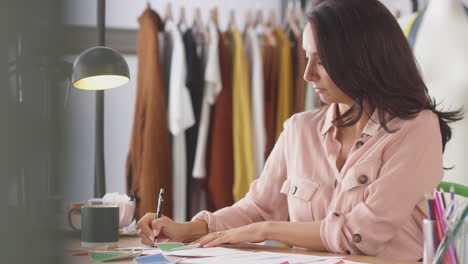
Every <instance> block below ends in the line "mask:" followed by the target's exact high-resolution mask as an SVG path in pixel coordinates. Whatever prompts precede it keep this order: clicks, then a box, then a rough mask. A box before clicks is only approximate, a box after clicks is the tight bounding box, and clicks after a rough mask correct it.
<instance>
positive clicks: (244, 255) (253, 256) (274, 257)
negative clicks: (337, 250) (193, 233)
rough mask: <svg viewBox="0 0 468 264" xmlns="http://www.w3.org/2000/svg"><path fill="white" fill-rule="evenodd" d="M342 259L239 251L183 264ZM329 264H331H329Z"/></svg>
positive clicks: (273, 263) (236, 263) (314, 261)
mask: <svg viewBox="0 0 468 264" xmlns="http://www.w3.org/2000/svg"><path fill="white" fill-rule="evenodd" d="M340 259H342V257H326V256H315V255H306V254H288V253H278V252H262V251H261V252H246V251H239V252H238V253H235V254H231V255H227V256H222V255H218V256H216V257H207V258H199V259H187V260H184V261H182V263H190V264H216V263H223V264H238V263H241V262H242V264H279V263H283V262H289V263H290V264H296V263H297V264H299V263H301V264H302V263H320V264H323V263H324V262H323V261H326V260H330V261H331V262H330V263H333V264H335V263H336V262H337V261H339V260H340ZM327 264H329V263H327Z"/></svg>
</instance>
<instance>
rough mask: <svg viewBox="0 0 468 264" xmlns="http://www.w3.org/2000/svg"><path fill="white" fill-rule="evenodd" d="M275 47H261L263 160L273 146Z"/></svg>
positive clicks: (276, 73) (275, 88) (276, 60)
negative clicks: (263, 120) (264, 143)
mask: <svg viewBox="0 0 468 264" xmlns="http://www.w3.org/2000/svg"><path fill="white" fill-rule="evenodd" d="M276 54H277V46H273V45H270V44H268V43H266V44H265V46H264V47H263V86H264V89H263V97H264V101H263V104H264V107H265V131H266V148H265V159H268V156H269V155H270V152H271V150H272V149H273V146H274V145H275V121H276V95H277V88H278V68H279V67H278V58H277V55H276Z"/></svg>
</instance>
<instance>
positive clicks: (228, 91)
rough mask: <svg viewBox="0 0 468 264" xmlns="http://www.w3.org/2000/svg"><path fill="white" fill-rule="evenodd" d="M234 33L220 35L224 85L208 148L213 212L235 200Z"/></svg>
mask: <svg viewBox="0 0 468 264" xmlns="http://www.w3.org/2000/svg"><path fill="white" fill-rule="evenodd" d="M231 41H232V40H231V33H230V32H225V33H222V34H220V35H219V62H220V66H221V80H222V86H223V89H222V90H221V93H220V94H219V96H218V100H217V101H216V104H215V105H214V106H213V115H212V125H211V130H210V135H211V136H210V144H209V151H208V160H209V162H208V205H209V210H210V211H212V212H214V211H216V210H219V209H221V208H224V207H226V206H230V205H232V204H233V203H234V199H233V195H232V189H233V180H234V157H233V155H234V150H233V136H232V132H233V129H232V122H233V121H232V43H231Z"/></svg>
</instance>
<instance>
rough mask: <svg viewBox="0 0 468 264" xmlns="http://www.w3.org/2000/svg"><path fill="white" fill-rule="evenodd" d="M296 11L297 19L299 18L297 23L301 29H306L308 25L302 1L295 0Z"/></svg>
mask: <svg viewBox="0 0 468 264" xmlns="http://www.w3.org/2000/svg"><path fill="white" fill-rule="evenodd" d="M294 10H295V12H294V13H295V14H296V17H297V21H298V22H299V25H300V26H301V27H304V25H305V24H306V19H305V16H304V9H303V8H302V6H301V1H300V0H297V1H296V0H294Z"/></svg>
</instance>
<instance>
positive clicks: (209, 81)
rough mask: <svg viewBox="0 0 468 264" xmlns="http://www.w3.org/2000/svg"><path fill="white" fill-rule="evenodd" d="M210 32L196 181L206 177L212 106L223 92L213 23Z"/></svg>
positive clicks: (193, 173)
mask: <svg viewBox="0 0 468 264" xmlns="http://www.w3.org/2000/svg"><path fill="white" fill-rule="evenodd" d="M208 30H209V33H210V43H209V45H208V50H207V54H206V55H207V58H206V68H205V83H204V85H205V86H204V88H205V89H204V91H203V102H202V110H201V117H200V124H199V128H198V139H197V149H196V152H195V162H194V165H193V172H192V175H193V177H194V178H196V179H203V178H205V177H206V151H207V143H208V132H209V128H210V120H211V106H212V105H213V104H214V103H215V102H216V98H217V96H218V94H219V93H220V92H221V90H222V83H221V72H220V66H219V43H218V30H217V28H216V25H215V24H214V23H213V22H212V21H210V23H209V24H208Z"/></svg>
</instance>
